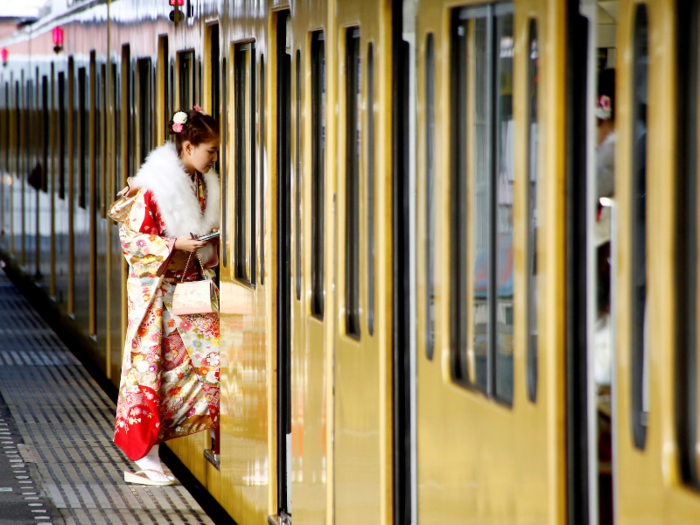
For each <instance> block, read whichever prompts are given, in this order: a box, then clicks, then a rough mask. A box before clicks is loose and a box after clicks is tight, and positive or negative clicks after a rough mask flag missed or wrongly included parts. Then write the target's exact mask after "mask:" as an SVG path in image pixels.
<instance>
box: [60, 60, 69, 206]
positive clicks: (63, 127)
mask: <svg viewBox="0 0 700 525" xmlns="http://www.w3.org/2000/svg"><path fill="white" fill-rule="evenodd" d="M67 135H68V118H67V116H66V74H65V73H64V72H63V71H61V72H60V73H59V74H58V198H59V199H65V198H66V153H67V152H66V149H67V148H66V139H67Z"/></svg>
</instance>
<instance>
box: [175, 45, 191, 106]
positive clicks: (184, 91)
mask: <svg viewBox="0 0 700 525" xmlns="http://www.w3.org/2000/svg"><path fill="white" fill-rule="evenodd" d="M178 63H179V65H178V84H179V88H180V101H179V102H180V107H179V108H180V109H185V110H187V109H189V108H192V107H194V105H195V99H194V51H184V52H182V53H179V54H178Z"/></svg>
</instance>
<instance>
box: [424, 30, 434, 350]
mask: <svg viewBox="0 0 700 525" xmlns="http://www.w3.org/2000/svg"><path fill="white" fill-rule="evenodd" d="M425 227H426V228H425V272H426V275H425V324H426V327H425V355H426V357H427V358H428V359H432V358H433V352H434V351H435V43H434V38H433V34H432V33H429V34H428V37H427V39H426V43H425Z"/></svg>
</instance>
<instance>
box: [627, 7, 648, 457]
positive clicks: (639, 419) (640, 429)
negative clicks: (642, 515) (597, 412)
mask: <svg viewBox="0 0 700 525" xmlns="http://www.w3.org/2000/svg"><path fill="white" fill-rule="evenodd" d="M632 43H633V56H632V74H633V78H634V81H633V82H632V83H631V84H632V86H631V93H630V95H631V98H630V100H631V101H632V122H631V129H630V132H631V137H632V147H631V148H630V153H631V159H630V160H631V166H632V172H631V174H630V183H631V187H630V190H631V192H632V193H631V196H630V197H631V199H630V209H629V218H630V247H629V250H630V251H629V253H630V254H631V261H632V262H631V268H630V283H629V284H630V296H629V300H630V320H631V322H630V361H631V362H630V375H631V377H630V388H631V392H630V394H631V396H630V397H631V403H630V410H631V414H630V420H631V423H632V429H631V430H632V438H633V441H634V446H635V447H636V448H637V449H639V450H644V448H645V446H646V436H647V425H648V414H649V411H648V408H649V399H648V393H649V365H650V362H649V345H648V338H647V337H646V331H647V329H648V322H647V311H648V308H647V293H646V281H647V250H646V235H647V226H646V224H647V220H646V215H647V201H646V191H647V188H646V169H647V156H646V155H647V148H646V142H647V129H648V128H647V109H646V106H647V105H648V100H647V101H646V102H647V104H642V103H640V102H639V100H640V98H641V97H643V96H648V95H647V94H648V85H649V81H648V78H649V70H648V59H649V54H648V48H649V25H648V13H647V6H646V4H639V5H637V8H636V12H635V17H634V29H633V34H632ZM642 75H643V77H644V79H643V82H642V78H640V77H641V76H642ZM642 106H644V107H642ZM640 125H641V126H644V131H643V132H642V133H641V134H640V136H639V137H637V135H638V134H639V130H640V129H641V128H640ZM640 214H643V219H642V218H641V217H640ZM642 280H643V282H642ZM640 283H641V284H640ZM642 304H643V308H642V307H641V305H642Z"/></svg>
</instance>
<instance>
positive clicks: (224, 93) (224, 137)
mask: <svg viewBox="0 0 700 525" xmlns="http://www.w3.org/2000/svg"><path fill="white" fill-rule="evenodd" d="M228 124H229V119H228V70H227V69H226V57H224V58H223V59H222V60H221V126H220V128H221V155H220V157H221V160H220V162H221V170H220V171H219V180H220V181H221V265H222V266H223V267H224V268H226V267H227V266H228V241H229V238H228V165H227V164H226V157H227V155H228Z"/></svg>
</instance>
